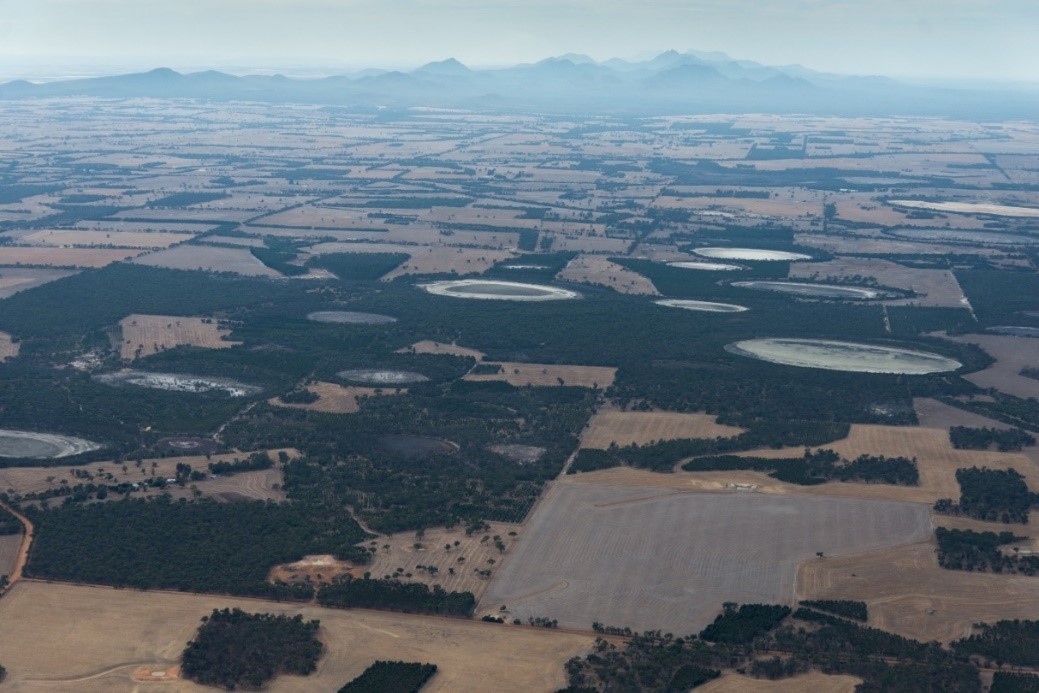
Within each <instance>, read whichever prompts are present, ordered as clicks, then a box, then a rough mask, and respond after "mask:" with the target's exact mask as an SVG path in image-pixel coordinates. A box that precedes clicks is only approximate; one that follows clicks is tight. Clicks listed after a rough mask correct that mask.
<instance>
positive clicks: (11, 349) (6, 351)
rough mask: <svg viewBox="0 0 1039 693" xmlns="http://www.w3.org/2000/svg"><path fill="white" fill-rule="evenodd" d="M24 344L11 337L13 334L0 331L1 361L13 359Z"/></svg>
mask: <svg viewBox="0 0 1039 693" xmlns="http://www.w3.org/2000/svg"><path fill="white" fill-rule="evenodd" d="M21 348H22V345H21V344H20V343H19V342H15V341H13V340H12V339H11V335H9V334H7V333H6V332H0V361H6V360H8V359H13V358H14V357H15V356H17V355H18V352H19V351H20V350H21Z"/></svg>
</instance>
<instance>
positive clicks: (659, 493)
mask: <svg viewBox="0 0 1039 693" xmlns="http://www.w3.org/2000/svg"><path fill="white" fill-rule="evenodd" d="M578 476H583V475H578ZM930 532H931V526H930V522H929V519H928V511H927V508H925V507H923V506H920V505H915V504H908V503H889V502H879V501H865V500H851V499H823V498H806V497H793V496H788V497H779V496H767V495H763V494H727V495H720V494H700V493H675V492H672V491H668V490H666V489H659V488H630V487H628V488H625V487H611V486H591V485H585V484H579V483H568V482H566V481H562V482H556V483H555V484H554V485H553V486H552V487H551V488H550V490H549V491H548V493H547V494H546V495H545V496H544V497H543V498H542V500H541V502H540V504H539V505H538V508H537V510H536V512H535V513H534V516H533V517H532V518H531V519H530V521H529V522H528V524H527V529H526V532H525V534H524V536H523V539H522V541H521V542H520V543H519V545H518V546H517V547H516V549H515V550H514V552H513V555H512V556H511V557H510V558H509V559H508V560H507V561H506V562H505V565H504V566H503V567H502V569H501V571H500V572H499V574H498V576H497V577H496V578H495V579H494V580H493V581H492V582H491V585H490V586H489V587H488V589H487V591H486V592H485V593H484V596H483V599H482V600H481V602H480V609H481V611H485V610H491V609H497V608H499V607H500V606H501V605H506V606H507V607H508V611H509V612H510V614H512V615H513V616H515V617H518V618H521V619H524V620H525V619H526V618H527V617H529V616H545V617H548V618H554V619H558V620H559V622H560V624H561V625H564V626H568V627H574V628H587V627H588V626H590V625H591V623H592V622H593V621H600V622H602V623H609V624H612V625H618V626H630V627H631V628H633V629H634V630H644V629H655V628H661V629H663V630H665V631H671V632H674V633H688V632H693V631H697V630H699V629H700V628H702V627H703V626H705V625H706V624H707V623H709V622H710V621H711V619H713V618H714V616H715V615H716V614H717V613H718V612H719V610H720V608H721V604H722V602H725V601H737V602H776V601H780V602H787V603H789V602H790V601H791V600H792V598H793V593H794V589H793V588H794V575H795V572H796V566H797V564H798V563H799V562H800V561H802V560H804V559H806V558H808V557H810V556H813V555H814V554H815V552H816V551H824V552H826V553H827V554H834V553H837V554H846V553H858V552H862V551H869V550H875V549H878V548H882V547H885V546H891V545H893V544H899V543H906V542H910V541H920V540H922V539H924V538H926V537H927V536H929V535H930Z"/></svg>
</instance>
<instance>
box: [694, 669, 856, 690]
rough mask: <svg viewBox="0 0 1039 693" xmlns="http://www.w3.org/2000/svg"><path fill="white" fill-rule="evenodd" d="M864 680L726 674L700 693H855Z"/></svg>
mask: <svg viewBox="0 0 1039 693" xmlns="http://www.w3.org/2000/svg"><path fill="white" fill-rule="evenodd" d="M860 683H862V679H859V678H855V677H854V676H844V675H840V676H833V675H829V674H822V673H819V672H817V671H813V672H810V673H807V674H801V675H800V676H793V677H791V678H788V679H782V680H779V681H769V680H767V679H755V678H752V677H750V676H743V675H741V674H725V675H724V676H721V677H719V678H717V679H715V680H714V681H711V682H709V683H707V684H704V685H703V686H700V687H699V688H698V690H700V691H702V692H703V693H803V691H814V692H816V693H854V692H855V687H856V686H858V685H859V684H860Z"/></svg>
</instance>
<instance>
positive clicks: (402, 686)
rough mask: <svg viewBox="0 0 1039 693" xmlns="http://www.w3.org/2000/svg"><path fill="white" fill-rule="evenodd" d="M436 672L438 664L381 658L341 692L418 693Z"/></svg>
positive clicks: (340, 690) (340, 691) (340, 692)
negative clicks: (388, 660)
mask: <svg viewBox="0 0 1039 693" xmlns="http://www.w3.org/2000/svg"><path fill="white" fill-rule="evenodd" d="M436 673H437V665H436V664H419V663H417V662H386V661H382V660H379V661H377V662H375V663H374V664H372V665H371V666H370V667H368V668H367V669H365V670H364V673H363V674H361V675H360V676H358V677H357V678H356V679H354V680H353V681H351V682H350V683H348V684H346V685H345V686H343V687H342V688H340V689H339V693H390V692H392V693H418V691H419V690H421V688H422V687H423V686H425V685H426V683H427V682H428V681H429V680H430V679H431V678H433V675H434V674H436Z"/></svg>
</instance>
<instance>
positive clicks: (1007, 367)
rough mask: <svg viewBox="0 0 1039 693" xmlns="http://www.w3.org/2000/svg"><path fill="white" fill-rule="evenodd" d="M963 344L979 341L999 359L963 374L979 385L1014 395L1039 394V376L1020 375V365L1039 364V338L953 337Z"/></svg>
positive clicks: (1036, 365) (1032, 365)
mask: <svg viewBox="0 0 1039 693" xmlns="http://www.w3.org/2000/svg"><path fill="white" fill-rule="evenodd" d="M949 339H951V340H952V341H954V342H959V343H960V344H977V345H978V346H980V347H981V348H982V349H984V350H985V351H986V352H988V354H989V355H990V356H992V357H993V358H995V359H996V362H995V363H993V364H992V365H991V366H989V367H988V368H986V369H985V370H983V371H978V372H977V373H970V374H968V375H965V376H963V377H964V378H965V379H967V380H969V381H971V382H972V383H974V384H975V385H977V386H978V387H985V388H988V387H992V388H995V389H997V390H999V391H1000V392H1005V393H1007V394H1008V395H1014V396H1015V397H1022V398H1025V399H1027V398H1029V397H1039V380H1036V379H1034V378H1026V377H1025V376H1023V375H1021V369H1022V368H1024V367H1026V366H1029V367H1031V368H1039V339H1030V338H1028V337H1004V336H1002V335H991V334H969V335H963V336H962V337H950V338H949Z"/></svg>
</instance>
